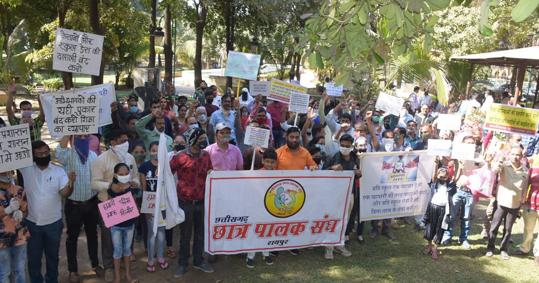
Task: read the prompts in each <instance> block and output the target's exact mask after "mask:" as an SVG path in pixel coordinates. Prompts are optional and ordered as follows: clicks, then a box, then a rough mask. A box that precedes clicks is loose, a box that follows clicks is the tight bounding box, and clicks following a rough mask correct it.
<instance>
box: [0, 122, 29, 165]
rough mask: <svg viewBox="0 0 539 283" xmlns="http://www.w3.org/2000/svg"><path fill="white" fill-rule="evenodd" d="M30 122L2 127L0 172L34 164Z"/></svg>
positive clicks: (0, 129)
mask: <svg viewBox="0 0 539 283" xmlns="http://www.w3.org/2000/svg"><path fill="white" fill-rule="evenodd" d="M32 164H33V158H32V141H31V140H30V128H29V127H28V124H21V125H16V126H7V127H2V128H0V172H6V171H9V170H15V169H19V168H24V167H28V166H32Z"/></svg>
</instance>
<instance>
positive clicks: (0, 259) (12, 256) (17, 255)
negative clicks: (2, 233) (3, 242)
mask: <svg viewBox="0 0 539 283" xmlns="http://www.w3.org/2000/svg"><path fill="white" fill-rule="evenodd" d="M25 265H26V244H24V245H20V246H16V247H11V248H3V249H0V283H10V282H14V283H24V282H26V269H25ZM10 276H11V280H10V279H9V278H10Z"/></svg>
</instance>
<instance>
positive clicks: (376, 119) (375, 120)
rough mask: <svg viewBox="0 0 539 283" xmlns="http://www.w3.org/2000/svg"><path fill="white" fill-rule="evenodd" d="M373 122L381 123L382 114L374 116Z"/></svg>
mask: <svg viewBox="0 0 539 283" xmlns="http://www.w3.org/2000/svg"><path fill="white" fill-rule="evenodd" d="M372 122H373V123H375V124H378V123H380V116H372Z"/></svg>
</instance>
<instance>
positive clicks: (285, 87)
mask: <svg viewBox="0 0 539 283" xmlns="http://www.w3.org/2000/svg"><path fill="white" fill-rule="evenodd" d="M292 93H303V94H305V93H307V88H305V87H302V86H300V85H295V84H291V83H287V82H283V81H280V80H271V85H270V90H269V96H268V99H271V100H276V101H279V102H282V103H289V102H290V95H292Z"/></svg>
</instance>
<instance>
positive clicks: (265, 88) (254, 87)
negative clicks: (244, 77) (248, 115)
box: [249, 81, 271, 96]
mask: <svg viewBox="0 0 539 283" xmlns="http://www.w3.org/2000/svg"><path fill="white" fill-rule="evenodd" d="M270 85H271V82H269V81H262V82H260V81H249V92H250V93H251V96H258V95H262V96H268V94H269V89H270Z"/></svg>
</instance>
